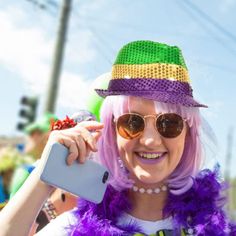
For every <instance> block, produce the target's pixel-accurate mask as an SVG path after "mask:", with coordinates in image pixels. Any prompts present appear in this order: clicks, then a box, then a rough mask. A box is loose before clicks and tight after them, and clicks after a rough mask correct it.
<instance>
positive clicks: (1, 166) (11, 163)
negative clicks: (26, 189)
mask: <svg viewBox="0 0 236 236" xmlns="http://www.w3.org/2000/svg"><path fill="white" fill-rule="evenodd" d="M33 162H34V160H33V158H32V157H31V156H29V155H22V154H21V153H20V152H19V151H18V150H17V149H16V148H14V147H10V146H9V147H4V148H2V149H1V150H0V209H2V208H3V207H4V206H5V204H6V203H7V201H8V199H9V195H10V183H11V179H12V175H13V173H14V171H15V169H16V168H18V167H19V166H22V165H30V164H32V163H33Z"/></svg>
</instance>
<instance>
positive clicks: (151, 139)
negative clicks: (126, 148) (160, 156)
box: [140, 115, 162, 145]
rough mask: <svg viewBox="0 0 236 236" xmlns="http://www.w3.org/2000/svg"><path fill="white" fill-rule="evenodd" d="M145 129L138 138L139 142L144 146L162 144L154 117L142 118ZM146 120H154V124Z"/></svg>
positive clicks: (155, 117)
mask: <svg viewBox="0 0 236 236" xmlns="http://www.w3.org/2000/svg"><path fill="white" fill-rule="evenodd" d="M143 118H144V121H145V127H144V130H143V132H142V134H141V136H140V142H141V143H142V144H145V145H160V144H161V143H162V138H161V135H160V134H159V132H158V130H157V128H156V119H157V116H156V115H147V116H144V117H143ZM146 118H154V122H151V121H150V122H148V121H147V119H146Z"/></svg>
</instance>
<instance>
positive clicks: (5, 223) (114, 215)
mask: <svg viewBox="0 0 236 236" xmlns="http://www.w3.org/2000/svg"><path fill="white" fill-rule="evenodd" d="M96 91H97V93H98V94H99V95H100V96H103V97H107V98H106V99H105V100H104V102H103V105H102V108H101V123H98V122H95V121H90V122H82V123H80V124H79V125H77V126H75V127H74V128H71V129H67V130H63V131H56V132H52V134H51V135H50V138H49V142H48V144H47V146H46V149H47V148H48V147H49V146H50V143H52V142H60V143H62V144H63V145H65V146H67V147H68V148H69V151H70V154H69V156H68V158H67V162H68V164H69V165H70V164H72V163H73V162H74V161H75V160H76V159H78V160H79V162H81V163H84V162H85V160H86V158H87V156H88V154H89V152H90V151H93V152H97V155H98V157H99V158H100V162H101V163H102V164H103V165H105V166H106V167H107V168H108V169H109V171H110V174H111V178H110V185H109V186H108V188H107V191H106V193H105V196H104V199H103V201H102V203H100V204H97V205H96V204H94V203H91V202H88V201H85V200H82V199H79V201H78V208H76V209H74V210H73V211H71V212H68V213H65V214H64V215H62V216H61V217H58V218H57V219H56V220H55V221H54V222H53V223H50V224H49V225H48V226H47V227H45V228H44V229H43V230H42V231H41V232H39V233H38V234H37V235H236V229H235V226H233V225H232V224H230V222H229V221H228V219H227V218H226V216H225V213H224V212H223V209H222V201H223V198H222V197H221V194H220V190H221V188H222V187H223V186H222V185H221V184H220V183H219V182H218V180H217V172H216V171H215V172H211V171H210V170H205V171H200V167H201V163H202V161H203V158H202V152H201V149H202V147H201V140H200V138H201V137H200V126H201V118H200V114H199V107H206V106H205V105H202V104H200V103H198V102H197V101H196V100H194V98H193V95H192V88H191V86H190V81H189V75H188V71H187V67H186V65H185V62H184V59H183V57H182V54H181V51H180V49H179V48H178V47H175V46H168V45H165V44H160V43H157V42H151V41H135V42H131V43H129V44H127V45H125V46H124V47H123V48H122V49H121V50H120V52H119V54H118V56H117V59H116V61H115V63H114V65H113V68H112V79H111V81H110V83H109V86H108V89H107V90H96ZM90 131H93V132H90ZM94 131H95V132H94ZM97 142H98V145H97ZM44 156H45V154H43V156H42V158H41V159H42V160H43V159H44V158H45V157H44ZM42 162H43V161H42ZM41 166H42V165H40V166H38V167H37V168H36V170H35V171H34V173H32V175H31V176H30V178H29V179H28V180H27V183H26V184H25V185H24V186H23V187H22V189H21V190H20V191H19V192H18V195H16V196H15V199H12V202H10V203H9V205H8V206H7V207H6V208H5V209H4V212H3V213H2V215H1V217H2V218H1V221H0V222H1V223H0V224H1V229H3V232H4V233H3V235H14V233H16V232H18V234H17V235H27V233H28V231H29V229H30V225H31V224H32V221H33V219H34V217H35V216H36V214H37V211H38V210H39V209H40V207H41V205H42V203H43V201H44V200H45V198H46V197H47V196H48V195H49V194H50V192H51V191H52V190H53V188H52V187H50V186H47V185H46V184H44V183H42V182H40V181H39V175H40V173H41V168H42V167H41ZM91 174H92V173H91ZM32 196H33V197H32ZM13 200H14V201H13ZM13 209H14V210H13ZM20 226H21V228H20ZM19 228H20V229H19Z"/></svg>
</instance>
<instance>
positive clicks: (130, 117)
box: [115, 113, 184, 139]
mask: <svg viewBox="0 0 236 236" xmlns="http://www.w3.org/2000/svg"><path fill="white" fill-rule="evenodd" d="M148 117H153V118H155V127H156V130H157V131H158V133H159V134H160V135H161V136H162V137H164V138H176V137H177V136H179V135H180V134H181V132H182V130H183V128H184V119H183V118H182V117H181V116H179V115H177V114H175V113H164V114H157V115H146V116H142V115H140V114H136V113H126V114H123V115H121V116H120V117H118V119H117V120H116V121H115V122H116V129H117V131H118V133H119V135H120V136H121V137H123V138H125V139H134V138H137V137H139V136H140V135H141V134H142V133H143V131H144V129H145V125H146V118H148Z"/></svg>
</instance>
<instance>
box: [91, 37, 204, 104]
mask: <svg viewBox="0 0 236 236" xmlns="http://www.w3.org/2000/svg"><path fill="white" fill-rule="evenodd" d="M95 90H96V92H97V93H98V94H99V95H100V96H101V97H106V96H111V95H127V96H138V97H143V98H146V99H151V100H156V101H159V102H165V103H172V104H180V105H183V106H187V107H207V106H206V105H204V104H200V103H199V102H197V101H196V100H195V99H194V98H193V94H192V91H193V90H192V87H191V85H190V79H189V73H188V69H187V67H186V64H185V62H184V58H183V56H182V53H181V50H180V49H179V48H178V47H176V46H169V45H166V44H162V43H158V42H152V41H134V42H131V43H128V44H127V45H125V46H124V47H123V48H121V50H120V51H119V53H118V55H117V58H116V60H115V63H114V64H113V66H112V76H111V80H110V82H109V85H108V88H107V89H95Z"/></svg>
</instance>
